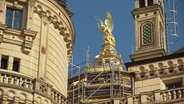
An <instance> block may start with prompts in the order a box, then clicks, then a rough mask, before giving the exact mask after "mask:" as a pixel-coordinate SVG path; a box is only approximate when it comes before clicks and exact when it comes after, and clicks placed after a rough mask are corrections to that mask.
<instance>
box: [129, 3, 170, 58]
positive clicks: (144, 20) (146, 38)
mask: <svg viewBox="0 0 184 104" xmlns="http://www.w3.org/2000/svg"><path fill="white" fill-rule="evenodd" d="M134 1H135V9H134V10H133V11H132V15H133V17H134V20H135V37H136V50H135V53H133V54H132V55H131V59H132V61H139V60H145V59H150V58H155V57H160V56H165V55H166V54H167V41H166V29H165V14H164V9H163V8H164V6H163V3H164V2H165V0H134Z"/></svg>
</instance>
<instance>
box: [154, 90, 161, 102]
mask: <svg viewBox="0 0 184 104" xmlns="http://www.w3.org/2000/svg"><path fill="white" fill-rule="evenodd" d="M159 101H161V95H160V90H158V91H155V102H159Z"/></svg>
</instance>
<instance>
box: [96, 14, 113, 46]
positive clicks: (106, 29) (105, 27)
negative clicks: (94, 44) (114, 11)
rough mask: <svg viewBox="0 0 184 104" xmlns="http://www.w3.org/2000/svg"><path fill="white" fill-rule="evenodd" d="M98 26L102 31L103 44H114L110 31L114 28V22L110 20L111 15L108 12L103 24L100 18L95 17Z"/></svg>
mask: <svg viewBox="0 0 184 104" xmlns="http://www.w3.org/2000/svg"><path fill="white" fill-rule="evenodd" d="M96 20H97V24H98V28H99V29H100V30H101V31H102V32H103V33H104V43H105V44H111V45H114V46H115V39H114V36H113V35H112V31H113V29H114V24H113V22H112V16H111V14H110V12H107V14H106V19H105V24H104V23H103V21H102V20H101V19H99V18H98V17H96Z"/></svg>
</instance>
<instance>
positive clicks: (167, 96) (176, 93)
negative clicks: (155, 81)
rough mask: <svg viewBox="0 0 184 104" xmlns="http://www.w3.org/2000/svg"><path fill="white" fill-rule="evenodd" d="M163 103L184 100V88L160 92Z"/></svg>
mask: <svg viewBox="0 0 184 104" xmlns="http://www.w3.org/2000/svg"><path fill="white" fill-rule="evenodd" d="M160 95H161V101H163V102H168V101H171V100H180V99H182V98H184V87H182V88H176V89H169V90H164V91H161V92H160Z"/></svg>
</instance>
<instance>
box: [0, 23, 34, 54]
mask: <svg viewBox="0 0 184 104" xmlns="http://www.w3.org/2000/svg"><path fill="white" fill-rule="evenodd" d="M4 34H9V35H12V37H11V38H7V37H5V36H4ZM36 34H37V32H36V31H33V30H22V31H19V30H15V29H10V28H7V26H6V25H4V24H0V43H1V42H5V43H11V44H16V45H20V46H22V48H23V52H24V53H25V54H28V53H29V52H30V51H31V48H32V45H33V40H34V39H35V37H36ZM15 37H20V40H16V39H14V38H15Z"/></svg>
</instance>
